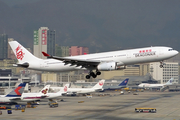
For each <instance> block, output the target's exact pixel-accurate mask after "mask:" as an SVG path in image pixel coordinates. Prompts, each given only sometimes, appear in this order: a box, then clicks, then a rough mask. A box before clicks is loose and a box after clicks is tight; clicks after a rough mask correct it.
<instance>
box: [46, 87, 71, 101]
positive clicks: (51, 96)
mask: <svg viewBox="0 0 180 120" xmlns="http://www.w3.org/2000/svg"><path fill="white" fill-rule="evenodd" d="M68 87H69V84H66V85H65V86H64V87H63V89H62V90H60V91H59V92H56V93H47V97H46V98H45V99H49V100H51V99H54V98H57V97H60V96H62V95H63V94H65V93H66V92H67V90H68Z"/></svg>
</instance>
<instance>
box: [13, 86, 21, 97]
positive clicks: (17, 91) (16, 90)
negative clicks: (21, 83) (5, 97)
mask: <svg viewBox="0 0 180 120" xmlns="http://www.w3.org/2000/svg"><path fill="white" fill-rule="evenodd" d="M21 88H22V87H17V88H16V89H15V90H14V92H15V93H16V94H17V95H21V93H20V92H19V90H20V89H21Z"/></svg>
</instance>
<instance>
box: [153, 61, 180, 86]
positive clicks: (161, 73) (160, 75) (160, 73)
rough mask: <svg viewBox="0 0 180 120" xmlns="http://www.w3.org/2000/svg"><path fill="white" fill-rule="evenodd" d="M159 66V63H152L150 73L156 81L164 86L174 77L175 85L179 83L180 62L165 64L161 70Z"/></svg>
mask: <svg viewBox="0 0 180 120" xmlns="http://www.w3.org/2000/svg"><path fill="white" fill-rule="evenodd" d="M159 65H160V63H159V62H153V63H150V73H151V75H152V77H153V78H154V79H155V80H158V81H159V82H160V83H161V84H164V83H166V82H167V81H168V80H169V79H171V78H172V77H173V78H174V82H173V83H179V64H178V62H165V64H164V65H163V66H164V67H163V68H160V67H159Z"/></svg>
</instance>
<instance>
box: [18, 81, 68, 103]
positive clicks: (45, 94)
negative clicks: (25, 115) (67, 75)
mask: <svg viewBox="0 0 180 120" xmlns="http://www.w3.org/2000/svg"><path fill="white" fill-rule="evenodd" d="M68 86H69V84H66V85H65V86H64V87H63V89H62V91H59V92H57V93H49V88H50V85H46V86H45V87H44V88H43V89H42V90H41V91H40V92H39V93H23V94H22V97H21V102H29V103H31V102H35V101H38V100H40V99H49V100H51V99H54V98H57V97H60V96H62V94H65V93H66V92H67V88H68Z"/></svg>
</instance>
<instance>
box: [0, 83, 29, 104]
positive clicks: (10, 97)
mask: <svg viewBox="0 0 180 120" xmlns="http://www.w3.org/2000/svg"><path fill="white" fill-rule="evenodd" d="M25 86H26V83H21V84H19V85H18V87H16V88H15V89H14V90H12V91H11V92H10V93H9V94H7V95H0V104H1V105H13V104H17V102H16V100H20V99H21V95H22V93H23V92H24V88H25Z"/></svg>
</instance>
